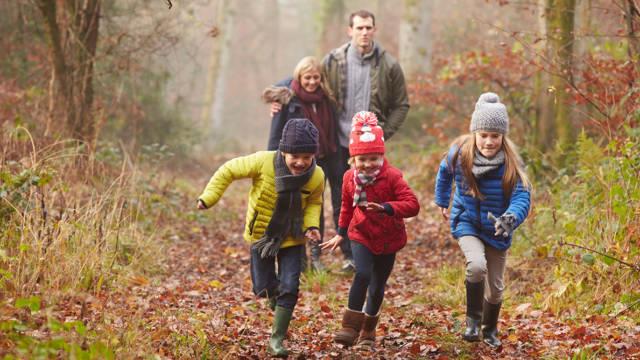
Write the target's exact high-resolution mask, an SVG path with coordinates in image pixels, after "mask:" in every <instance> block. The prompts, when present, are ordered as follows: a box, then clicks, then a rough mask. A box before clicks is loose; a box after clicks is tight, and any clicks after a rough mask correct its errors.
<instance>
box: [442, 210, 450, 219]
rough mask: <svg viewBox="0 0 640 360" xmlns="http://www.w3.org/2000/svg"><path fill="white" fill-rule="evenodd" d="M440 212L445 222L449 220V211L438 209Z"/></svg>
mask: <svg viewBox="0 0 640 360" xmlns="http://www.w3.org/2000/svg"><path fill="white" fill-rule="evenodd" d="M440 212H441V213H442V217H444V219H445V220H449V209H447V208H440Z"/></svg>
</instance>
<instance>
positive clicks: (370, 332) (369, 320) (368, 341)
mask: <svg viewBox="0 0 640 360" xmlns="http://www.w3.org/2000/svg"><path fill="white" fill-rule="evenodd" d="M378 319H380V314H378V315H376V316H371V315H369V314H364V322H363V323H362V330H361V331H360V339H359V340H358V346H362V347H368V348H370V349H373V345H374V344H375V343H376V326H377V325H378Z"/></svg>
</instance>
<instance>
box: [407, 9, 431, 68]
mask: <svg viewBox="0 0 640 360" xmlns="http://www.w3.org/2000/svg"><path fill="white" fill-rule="evenodd" d="M404 6H405V8H404V17H403V21H402V24H401V25H400V64H401V65H402V69H403V70H404V72H405V75H407V77H409V78H411V77H414V76H415V75H417V74H419V73H427V72H429V71H430V70H431V53H432V51H431V12H432V9H433V2H432V1H430V0H405V2H404Z"/></svg>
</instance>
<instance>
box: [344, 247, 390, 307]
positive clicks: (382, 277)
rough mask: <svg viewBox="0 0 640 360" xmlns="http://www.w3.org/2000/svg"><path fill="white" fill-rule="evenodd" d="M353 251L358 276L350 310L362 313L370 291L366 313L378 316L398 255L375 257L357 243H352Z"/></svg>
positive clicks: (350, 301)
mask: <svg viewBox="0 0 640 360" xmlns="http://www.w3.org/2000/svg"><path fill="white" fill-rule="evenodd" d="M351 250H352V251H353V261H354V262H355V264H356V275H355V276H354V277H353V283H352V284H351V289H350V290H349V309H351V310H355V311H362V308H363V306H364V301H365V298H367V290H368V293H369V298H368V299H367V307H366V308H365V309H364V311H365V312H366V313H367V314H369V315H371V316H376V315H378V312H380V306H381V305H382V299H383V298H384V288H385V286H386V285H387V280H388V279H389V275H391V270H393V264H394V263H395V261H396V253H393V254H384V255H374V254H373V253H372V252H371V251H370V250H369V249H368V248H367V247H366V246H364V245H362V244H360V243H358V242H355V241H352V242H351Z"/></svg>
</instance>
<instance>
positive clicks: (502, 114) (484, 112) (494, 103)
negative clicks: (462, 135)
mask: <svg viewBox="0 0 640 360" xmlns="http://www.w3.org/2000/svg"><path fill="white" fill-rule="evenodd" d="M469 130H470V131H471V132H476V131H490V132H497V133H501V134H506V133H507V132H509V115H507V108H506V107H505V106H504V104H502V103H501V102H500V97H498V95H496V94H494V93H492V92H486V93H484V94H482V95H480V97H479V98H478V102H476V109H475V110H474V111H473V115H471V125H469Z"/></svg>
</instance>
